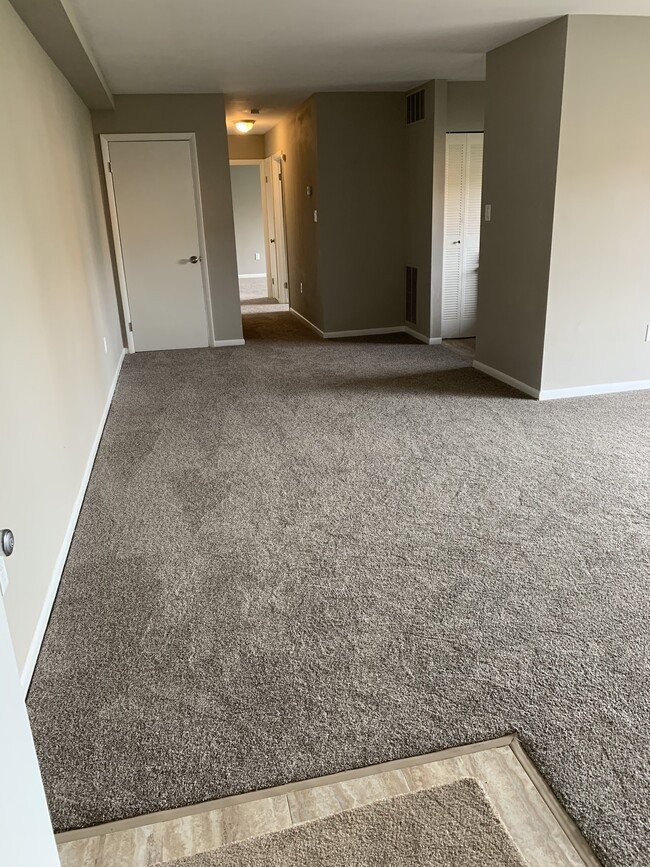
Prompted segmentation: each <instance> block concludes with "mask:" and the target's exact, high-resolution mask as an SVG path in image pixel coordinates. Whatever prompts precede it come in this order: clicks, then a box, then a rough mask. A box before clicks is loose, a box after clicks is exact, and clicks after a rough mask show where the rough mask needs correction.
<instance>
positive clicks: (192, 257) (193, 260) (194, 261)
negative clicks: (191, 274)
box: [190, 256, 199, 265]
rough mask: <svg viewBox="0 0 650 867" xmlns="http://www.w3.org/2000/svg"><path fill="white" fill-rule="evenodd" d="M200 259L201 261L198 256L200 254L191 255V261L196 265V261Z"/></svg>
mask: <svg viewBox="0 0 650 867" xmlns="http://www.w3.org/2000/svg"><path fill="white" fill-rule="evenodd" d="M198 261H199V257H198V256H190V262H191V263H192V265H196V263H197V262H198Z"/></svg>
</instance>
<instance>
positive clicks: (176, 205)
mask: <svg viewBox="0 0 650 867" xmlns="http://www.w3.org/2000/svg"><path fill="white" fill-rule="evenodd" d="M108 149H109V158H110V167H111V173H112V182H113V189H114V194H115V209H116V212H117V223H118V227H119V244H117V243H116V246H119V249H120V250H121V257H122V264H123V273H124V280H125V283H126V293H127V295H128V306H129V310H130V318H131V329H132V331H133V342H134V348H135V350H136V351H139V350H153V349H189V348H192V347H197V346H207V345H208V336H209V330H208V310H207V309H206V293H205V287H204V272H203V268H202V264H201V244H200V240H199V224H198V218H197V197H196V190H195V186H194V172H193V165H192V152H191V144H190V142H189V141H188V140H177V141H170V140H155V141H151V140H149V141H147V140H144V141H143V140H138V141H109V143H108ZM116 242H117V239H116Z"/></svg>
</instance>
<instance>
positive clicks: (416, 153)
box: [402, 81, 435, 337]
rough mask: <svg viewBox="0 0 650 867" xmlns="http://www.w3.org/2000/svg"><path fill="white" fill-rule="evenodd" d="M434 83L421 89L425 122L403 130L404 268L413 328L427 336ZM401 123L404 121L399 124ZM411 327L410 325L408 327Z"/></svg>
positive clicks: (411, 125)
mask: <svg viewBox="0 0 650 867" xmlns="http://www.w3.org/2000/svg"><path fill="white" fill-rule="evenodd" d="M434 106H435V82H434V81H429V82H428V83H427V84H425V85H424V120H422V121H418V122H417V123H412V124H409V125H408V126H407V127H406V129H405V141H406V152H405V165H406V182H405V189H406V203H405V207H406V238H405V264H407V265H413V266H414V267H416V268H417V269H418V304H417V317H416V321H415V322H414V323H412V325H413V327H414V328H415V329H416V330H417V331H419V332H420V333H421V334H424V335H426V336H427V337H428V336H429V320H430V316H429V311H430V303H431V299H430V291H429V289H430V286H431V250H432V240H433V239H432V229H431V218H432V213H433V141H434ZM402 122H403V121H402ZM410 324H411V323H409V325H410Z"/></svg>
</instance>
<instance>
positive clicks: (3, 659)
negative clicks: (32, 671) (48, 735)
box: [0, 599, 59, 867]
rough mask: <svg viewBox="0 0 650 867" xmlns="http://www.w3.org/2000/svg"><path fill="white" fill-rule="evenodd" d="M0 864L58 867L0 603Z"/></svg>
mask: <svg viewBox="0 0 650 867" xmlns="http://www.w3.org/2000/svg"><path fill="white" fill-rule="evenodd" d="M0 863H2V864H7V865H9V864H11V865H12V867H36V865H38V867H59V857H58V855H57V851H56V845H55V843H54V834H53V832H52V823H51V822H50V815H49V812H48V809H47V803H46V801H45V792H44V791H43V783H42V781H41V773H40V770H39V767H38V761H37V759H36V753H35V751H34V742H33V741H32V733H31V729H30V727H29V719H28V717H27V710H26V708H25V702H24V701H23V697H22V693H21V689H20V681H19V678H18V669H17V668H16V660H15V658H14V652H13V647H12V645H11V639H10V637H9V627H8V625H7V618H6V616H5V609H4V603H3V601H2V599H0Z"/></svg>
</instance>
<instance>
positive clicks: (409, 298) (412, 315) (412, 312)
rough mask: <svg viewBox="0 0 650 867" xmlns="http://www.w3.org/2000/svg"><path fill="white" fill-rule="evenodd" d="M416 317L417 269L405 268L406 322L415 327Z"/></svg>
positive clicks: (410, 266)
mask: <svg viewBox="0 0 650 867" xmlns="http://www.w3.org/2000/svg"><path fill="white" fill-rule="evenodd" d="M417 315H418V269H417V268H414V267H413V265H407V266H406V321H407V322H412V323H413V324H414V325H415V322H416V320H417Z"/></svg>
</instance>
